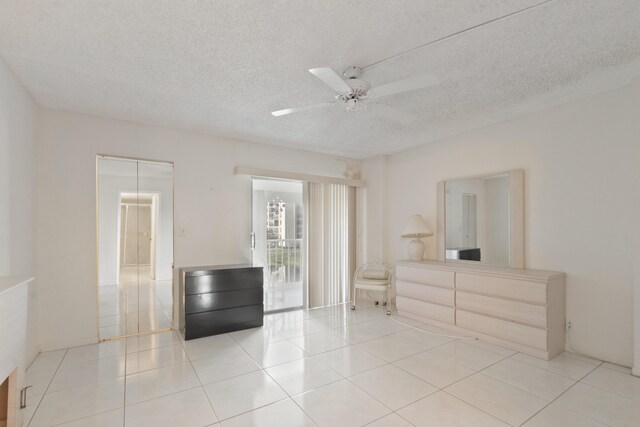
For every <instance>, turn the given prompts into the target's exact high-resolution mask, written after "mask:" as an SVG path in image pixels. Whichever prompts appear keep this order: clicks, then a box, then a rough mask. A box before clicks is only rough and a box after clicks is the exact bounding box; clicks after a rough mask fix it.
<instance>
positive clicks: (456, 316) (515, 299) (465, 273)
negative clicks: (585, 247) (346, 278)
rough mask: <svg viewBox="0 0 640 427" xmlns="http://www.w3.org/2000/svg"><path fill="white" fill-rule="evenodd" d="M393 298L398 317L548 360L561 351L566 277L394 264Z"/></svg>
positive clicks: (456, 265)
mask: <svg viewBox="0 0 640 427" xmlns="http://www.w3.org/2000/svg"><path fill="white" fill-rule="evenodd" d="M396 293H397V298H396V306H397V308H398V314H399V315H401V316H405V317H408V318H412V319H415V320H420V321H424V322H426V323H430V324H432V325H435V326H440V327H443V328H446V329H449V330H452V331H456V332H459V333H463V334H466V335H471V336H475V337H477V338H480V339H482V340H485V341H488V342H492V343H495V344H499V345H502V346H505V347H508V348H511V349H512V350H515V351H520V352H522V353H527V354H530V355H532V356H536V357H540V358H543V359H547V360H548V359H551V358H553V357H554V356H556V355H557V354H559V353H561V352H562V351H564V339H565V275H564V273H559V272H553V271H541V270H527V269H515V268H501V267H491V266H485V265H473V264H470V263H461V262H442V261H398V262H397V263H396Z"/></svg>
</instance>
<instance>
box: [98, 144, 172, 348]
mask: <svg viewBox="0 0 640 427" xmlns="http://www.w3.org/2000/svg"><path fill="white" fill-rule="evenodd" d="M97 180H98V185H97V191H98V194H97V196H98V197H97V200H98V203H97V216H98V316H99V317H98V327H99V337H100V339H101V340H105V339H110V338H116V337H123V336H129V335H137V334H141V333H146V332H152V331H158V330H163V329H168V328H170V327H171V323H172V317H173V316H172V315H173V294H172V280H173V278H172V263H173V164H171V163H163V162H153V161H143V160H137V159H123V158H115V157H108V156H98V160H97Z"/></svg>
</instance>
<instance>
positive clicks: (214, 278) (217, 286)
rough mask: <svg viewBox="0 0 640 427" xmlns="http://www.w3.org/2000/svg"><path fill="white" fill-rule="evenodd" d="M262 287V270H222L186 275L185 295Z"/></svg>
mask: <svg viewBox="0 0 640 427" xmlns="http://www.w3.org/2000/svg"><path fill="white" fill-rule="evenodd" d="M249 288H262V270H261V269H255V268H254V269H247V270H221V271H217V272H215V274H207V275H200V276H187V277H185V286H184V293H185V295H194V294H206V293H210V292H222V291H232V290H237V289H249Z"/></svg>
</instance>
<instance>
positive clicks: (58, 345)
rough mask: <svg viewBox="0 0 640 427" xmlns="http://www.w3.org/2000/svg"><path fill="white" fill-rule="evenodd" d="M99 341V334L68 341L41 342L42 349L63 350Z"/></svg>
mask: <svg viewBox="0 0 640 427" xmlns="http://www.w3.org/2000/svg"><path fill="white" fill-rule="evenodd" d="M97 342H99V339H98V337H97V336H94V337H86V338H78V339H74V340H68V341H50V342H46V343H41V344H40V351H52V350H62V349H65V348H69V347H79V346H82V345H88V344H95V343H97Z"/></svg>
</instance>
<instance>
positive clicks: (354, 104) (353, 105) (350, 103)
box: [346, 98, 365, 111]
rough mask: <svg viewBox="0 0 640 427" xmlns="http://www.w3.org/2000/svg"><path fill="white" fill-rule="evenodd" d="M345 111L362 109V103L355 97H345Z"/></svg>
mask: <svg viewBox="0 0 640 427" xmlns="http://www.w3.org/2000/svg"><path fill="white" fill-rule="evenodd" d="M346 103H347V111H357V110H363V109H364V107H365V106H364V105H363V104H362V103H361V102H360V101H359V100H357V99H356V98H351V99H347V101H346Z"/></svg>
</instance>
